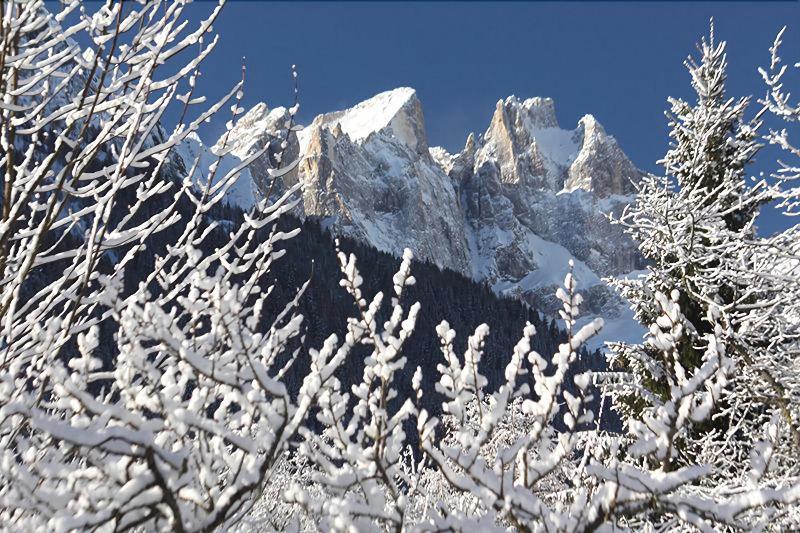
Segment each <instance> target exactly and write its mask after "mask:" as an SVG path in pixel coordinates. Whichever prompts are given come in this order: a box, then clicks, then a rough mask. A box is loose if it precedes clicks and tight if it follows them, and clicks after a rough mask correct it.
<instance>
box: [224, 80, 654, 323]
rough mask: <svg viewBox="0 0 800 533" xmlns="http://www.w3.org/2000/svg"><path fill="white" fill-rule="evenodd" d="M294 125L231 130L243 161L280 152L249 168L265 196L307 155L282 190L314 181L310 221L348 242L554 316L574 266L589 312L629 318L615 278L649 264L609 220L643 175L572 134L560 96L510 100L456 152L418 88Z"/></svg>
mask: <svg viewBox="0 0 800 533" xmlns="http://www.w3.org/2000/svg"><path fill="white" fill-rule="evenodd" d="M288 126H290V124H289V121H288V113H287V112H286V110H285V109H283V108H276V109H274V110H269V109H267V107H266V106H265V105H264V104H259V105H257V106H255V107H254V108H253V109H252V110H250V111H249V112H248V113H246V114H245V115H244V116H243V117H242V119H240V120H239V122H238V123H237V124H236V125H235V126H234V128H233V130H232V131H231V139H233V143H234V145H235V147H234V148H233V149H231V150H230V156H231V157H235V158H238V160H244V159H246V158H248V157H249V156H250V155H251V154H253V153H254V151H255V150H257V149H260V148H261V147H263V146H265V143H271V144H270V149H269V150H267V152H266V153H265V154H263V155H262V156H260V157H258V158H257V159H256V160H254V161H253V162H251V163H250V165H249V167H248V171H249V173H248V176H249V179H251V180H252V182H253V183H254V186H253V187H251V188H252V189H253V190H256V191H264V190H265V188H266V187H268V185H267V184H268V183H269V182H270V181H271V178H270V177H269V170H270V169H275V168H278V167H280V166H281V165H282V164H285V163H286V161H288V160H291V159H296V158H299V163H298V165H297V168H296V169H295V170H294V171H292V172H290V173H288V174H286V175H285V176H283V178H282V183H281V184H280V186H279V187H278V188H277V189H276V186H273V188H272V190H273V192H274V191H275V190H281V191H282V190H284V189H285V186H288V185H291V184H294V183H297V181H299V182H301V187H302V202H301V203H300V205H299V207H298V211H299V213H298V214H300V215H301V216H314V217H319V218H320V219H322V220H323V221H324V222H325V224H326V225H328V227H330V228H331V229H332V230H333V231H334V232H335V233H339V234H346V235H350V236H354V237H356V238H359V239H361V240H363V241H364V242H366V243H368V244H371V245H372V246H375V247H376V248H378V249H381V250H384V251H388V252H391V253H394V254H397V255H399V254H401V253H402V250H403V249H404V248H410V249H411V250H412V251H413V252H414V254H415V256H416V257H417V258H419V259H423V260H427V261H430V262H433V263H435V264H437V265H439V266H441V267H446V268H450V269H453V270H456V271H458V272H461V273H463V274H465V275H468V276H471V277H473V278H475V279H478V280H484V281H486V282H487V283H489V284H490V285H491V286H492V287H493V288H494V289H495V291H497V292H500V293H505V294H510V295H514V296H517V297H520V298H523V299H525V300H527V301H529V302H531V303H533V304H535V305H537V307H539V308H540V309H544V310H545V311H546V312H552V311H554V310H555V307H556V305H557V302H556V301H555V300H554V298H553V297H552V293H553V287H554V286H555V285H558V284H560V283H561V282H562V281H563V277H564V274H565V273H566V270H567V268H568V266H567V263H568V261H569V260H570V259H572V260H573V261H574V263H575V275H576V277H577V279H578V281H579V288H580V290H581V291H582V292H584V294H585V296H586V298H587V304H586V305H587V307H588V309H589V310H590V311H591V312H593V313H598V314H604V315H605V318H611V319H612V321H613V320H614V317H619V318H620V320H622V319H627V318H625V315H626V313H627V310H626V309H625V308H624V306H622V305H621V302H620V301H619V299H618V298H616V297H615V296H614V295H613V294H611V292H610V290H609V289H608V287H607V286H606V285H605V284H604V283H603V282H602V281H601V278H602V277H605V276H609V275H621V274H625V273H628V272H631V271H635V270H637V269H639V268H641V267H642V262H641V258H640V256H639V255H638V254H637V252H636V247H635V246H634V243H633V242H631V240H630V239H629V238H628V237H627V236H625V235H624V234H623V233H622V231H621V229H620V228H619V227H618V226H613V225H611V224H610V222H609V221H608V218H607V215H608V214H609V213H616V212H619V211H620V210H621V209H622V208H623V207H624V206H625V205H626V204H628V203H629V202H631V200H632V197H631V194H632V193H633V191H634V185H633V184H634V183H635V182H636V181H637V180H639V179H640V178H641V176H642V173H641V172H640V171H639V170H638V169H637V168H636V167H635V166H634V165H633V163H631V161H630V160H629V159H628V158H627V156H626V155H625V153H624V152H623V151H622V149H621V148H620V146H619V145H618V143H617V141H616V140H615V139H614V137H612V136H610V135H609V134H608V133H606V131H605V129H604V128H603V126H602V125H600V123H599V122H598V121H597V120H596V119H595V118H594V117H592V116H591V115H586V116H584V117H583V118H582V119H581V120H580V121H579V122H578V124H577V126H576V127H575V129H571V130H569V129H562V128H561V127H560V126H559V124H558V120H557V119H556V112H555V104H554V102H553V100H552V99H550V98H529V99H526V100H521V99H519V98H517V97H514V96H510V97H508V98H506V99H504V100H500V101H498V102H497V105H496V106H495V111H494V114H493V116H492V119H491V121H490V123H489V125H488V127H487V129H486V131H485V132H484V133H483V134H482V135H475V134H470V135H469V136H468V137H467V140H466V143H465V145H464V149H463V150H462V151H461V152H459V153H456V154H450V153H448V152H447V151H446V150H445V149H443V148H439V147H429V146H428V139H427V136H426V132H425V120H424V117H423V111H422V105H421V103H420V101H419V99H418V98H417V95H416V93H415V91H414V90H413V89H409V88H399V89H395V90H392V91H387V92H384V93H380V94H378V95H376V96H374V97H372V98H370V99H369V100H366V101H364V102H361V103H360V104H358V105H356V106H354V107H352V108H349V109H345V110H341V111H335V112H331V113H326V114H323V115H319V116H317V117H316V118H315V119H314V120H313V121H312V123H311V124H310V125H308V126H306V127H304V128H302V129H300V130H299V131H297V132H296V134H295V132H294V131H289V133H288V135H287V131H288V130H287V128H288ZM280 139H287V142H288V146H287V149H286V155H285V159H284V161H277V160H276V158H275V153H277V152H278V151H279V150H278V148H279V145H280V143H279V142H278V141H279V140H280ZM240 196H241V195H240ZM237 202H238V203H243V201H242V200H241V198H239V199H237ZM251 202H252V200H251ZM244 204H247V202H246V201H244ZM245 206H246V205H245ZM609 315H611V316H609Z"/></svg>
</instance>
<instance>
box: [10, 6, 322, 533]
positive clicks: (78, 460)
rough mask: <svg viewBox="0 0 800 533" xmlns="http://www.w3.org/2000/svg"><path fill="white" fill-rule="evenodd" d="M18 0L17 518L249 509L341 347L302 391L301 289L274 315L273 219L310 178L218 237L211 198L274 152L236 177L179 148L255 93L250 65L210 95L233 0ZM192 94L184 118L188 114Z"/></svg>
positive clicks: (22, 525) (45, 525) (125, 521)
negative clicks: (162, 245) (90, 5)
mask: <svg viewBox="0 0 800 533" xmlns="http://www.w3.org/2000/svg"><path fill="white" fill-rule="evenodd" d="M1 8H2V21H1V22H0V23H1V24H2V45H1V46H0V65H2V72H1V73H0V76H2V77H1V78H0V92H1V93H2V99H0V113H2V120H1V121H0V146H1V147H2V155H1V156H0V157H2V159H0V166H2V178H3V187H2V191H3V192H2V204H3V211H2V221H1V222H0V275H2V286H1V289H0V521H1V522H2V524H3V527H7V528H11V529H17V530H29V531H32V530H40V529H41V530H75V529H77V530H83V529H96V528H99V529H104V530H106V529H107V530H128V529H133V528H137V527H144V528H148V529H164V530H166V529H170V530H175V531H189V530H210V529H213V528H215V527H217V526H219V525H223V524H228V523H231V522H233V521H235V520H237V518H238V517H239V516H241V514H242V513H244V512H246V504H247V503H248V502H249V501H251V499H252V495H253V494H254V493H256V494H257V493H259V492H260V491H261V489H262V487H263V485H264V484H265V483H266V482H267V480H268V478H269V476H270V473H271V471H272V468H273V466H274V465H276V462H277V460H278V459H279V458H280V456H281V455H282V454H283V451H284V448H285V446H286V443H287V442H288V441H289V440H290V439H291V438H292V437H293V436H294V435H295V434H296V431H297V428H298V427H299V426H300V424H301V423H302V422H303V420H304V419H305V416H306V413H307V412H308V411H309V409H310V408H311V406H312V405H314V403H315V399H314V398H315V396H316V392H317V391H318V390H319V388H320V387H321V386H322V385H324V384H325V382H326V380H327V379H328V377H329V376H330V374H331V373H332V368H333V367H335V365H336V362H335V357H333V358H332V359H331V360H329V359H326V356H328V355H330V354H329V352H327V351H325V350H322V351H320V352H317V353H315V357H314V358H313V362H312V366H311V370H310V371H309V372H308V374H307V375H306V376H305V379H304V382H303V384H302V387H301V389H300V391H299V392H297V391H295V394H292V395H290V393H289V391H287V389H286V387H285V386H284V385H283V384H282V382H281V378H282V376H283V375H284V374H285V373H286V372H287V371H289V369H290V368H291V365H292V364H293V362H294V361H295V360H296V358H297V352H296V350H295V348H294V347H295V346H296V344H294V345H293V344H291V343H292V342H293V339H295V338H296V337H297V336H298V334H299V327H300V323H301V320H302V317H301V316H299V315H297V314H296V313H295V312H294V311H293V309H294V306H295V304H296V300H294V301H289V302H286V305H285V309H284V311H283V312H281V313H278V314H277V315H275V316H265V315H264V314H263V313H262V308H263V306H264V303H265V301H267V299H269V298H270V294H271V289H270V286H269V284H268V280H269V278H268V274H269V270H270V266H271V264H272V263H273V262H274V261H275V260H277V259H278V258H279V257H280V255H281V251H280V250H279V249H278V248H279V245H280V242H281V241H282V240H284V239H287V238H290V237H291V236H292V233H288V234H286V233H281V232H278V231H272V232H271V233H269V235H268V237H267V238H266V239H263V233H266V231H262V232H260V234H259V232H258V230H259V229H261V228H265V229H268V228H269V227H271V226H273V224H274V222H275V221H276V219H277V218H278V217H279V216H280V215H281V214H282V213H284V212H286V211H287V210H288V209H291V207H292V202H291V201H290V199H291V193H292V191H288V192H287V193H286V194H285V195H284V196H283V197H281V198H279V199H277V201H275V202H274V203H270V204H268V203H267V202H266V201H262V202H261V203H260V204H259V206H258V208H257V209H255V210H254V212H253V213H251V214H250V215H248V216H246V217H245V220H244V222H243V223H242V224H241V225H239V226H238V227H237V226H234V227H227V226H226V230H227V231H228V233H229V235H228V239H227V240H226V241H225V244H224V245H223V246H219V247H216V248H215V247H212V246H211V242H210V241H209V238H210V237H209V236H210V235H212V234H213V233H214V232H219V231H221V229H220V228H219V227H218V224H217V223H214V222H210V221H209V219H208V218H207V217H206V213H207V212H208V211H209V210H210V209H211V208H212V207H213V206H214V205H215V204H217V203H219V202H220V201H222V199H223V197H224V196H225V194H226V192H227V191H228V190H229V189H230V188H231V187H233V186H235V184H236V180H237V177H238V173H239V170H240V169H241V168H243V167H245V166H246V165H247V164H249V163H250V162H251V160H252V159H251V160H247V161H243V162H242V164H241V165H240V166H238V167H236V168H233V169H231V170H230V171H229V172H227V173H224V175H223V174H222V173H218V172H217V165H218V162H219V161H217V162H214V163H212V164H211V165H210V167H208V168H199V163H200V162H199V160H196V161H185V162H184V163H185V166H186V167H188V168H186V169H184V168H183V166H182V165H180V164H178V163H176V160H175V159H174V158H173V157H172V155H171V153H172V152H173V149H174V148H175V147H176V146H177V145H178V144H179V143H181V142H182V141H183V140H184V139H185V138H186V137H187V136H188V135H190V134H193V133H194V132H195V131H196V130H197V129H198V126H199V125H200V124H201V123H202V122H203V121H205V120H207V119H210V118H211V117H212V116H214V115H215V114H216V113H217V112H218V111H219V110H220V109H221V108H222V107H223V105H225V104H226V103H228V102H232V103H233V106H232V114H233V118H235V117H236V116H237V115H238V114H239V113H240V112H241V108H240V107H239V106H238V102H239V99H240V98H241V89H242V83H241V82H240V83H239V84H237V85H235V86H234V87H233V88H232V90H231V91H230V92H229V93H228V94H227V95H226V96H225V97H223V98H222V99H221V100H220V101H218V102H217V103H215V104H213V105H210V106H208V107H207V108H206V109H205V110H203V111H200V112H195V111H194V109H196V108H197V106H201V105H203V104H204V99H203V98H202V97H198V96H197V95H195V94H194V87H195V80H196V77H197V75H198V74H199V65H200V63H201V61H202V60H203V59H204V58H205V57H206V56H207V54H208V53H209V52H210V51H211V50H212V48H213V46H214V44H215V42H216V38H214V39H211V40H210V41H209V39H208V34H209V31H210V29H211V24H212V22H213V21H214V20H215V19H216V17H217V15H218V14H219V12H220V8H221V5H220V6H216V7H214V8H213V9H211V10H210V11H211V14H210V15H209V16H208V17H207V18H206V19H205V20H203V21H202V22H200V24H199V25H198V26H197V27H196V28H191V27H190V26H189V25H188V22H187V21H186V20H185V19H184V18H185V17H184V9H185V4H184V2H158V1H153V2H140V3H131V4H128V3H125V4H124V5H123V4H122V3H119V2H108V3H107V4H105V5H97V6H96V10H95V11H94V12H93V13H89V12H87V10H86V9H85V6H83V5H82V4H81V3H79V2H74V3H71V4H68V5H66V6H65V7H63V9H62V10H61V11H60V12H58V13H52V12H50V11H49V9H48V6H45V5H44V3H43V2H34V1H31V2H5V3H3V4H2V7H1ZM79 42H80V43H84V44H85V43H89V46H88V47H84V46H81V45H80V44H79ZM84 48H85V49H84ZM170 106H175V107H174V108H173V109H175V110H176V115H179V116H181V117H182V119H181V121H180V123H178V124H176V125H175V126H174V127H172V128H171V129H167V128H166V127H165V126H164V123H163V120H164V117H165V116H167V114H168V113H167V110H168V109H169V108H170ZM295 109H296V108H295ZM173 116H175V115H173ZM188 116H195V117H196V118H194V120H192V121H190V122H184V121H183V118H185V117H188ZM289 126H291V124H290V125H289ZM265 149H266V148H265ZM223 151H224V146H223ZM259 155H261V152H258V153H256V154H254V156H253V159H254V158H255V157H258V156H259ZM221 157H222V155H220V158H221ZM184 171H186V173H185V174H184V175H181V174H180V172H184ZM218 174H219V175H218ZM162 234H169V235H173V237H174V238H173V240H172V241H171V242H169V243H168V246H167V248H166V253H164V254H162V255H161V256H160V257H158V258H157V259H156V265H155V268H154V269H153V270H152V272H148V273H146V274H147V276H146V279H145V280H144V282H142V283H140V284H138V286H135V287H130V286H126V285H125V271H126V268H130V266H131V265H135V264H136V261H137V258H138V257H140V255H141V254H142V253H143V251H144V250H145V249H146V248H147V247H149V246H152V245H153V244H154V242H155V241H154V237H156V236H158V235H162ZM301 292H302V287H301V288H300V289H299V292H298V297H299V295H300V294H301ZM109 330H111V331H113V336H112V335H105V336H103V335H104V334H103V332H104V331H106V332H107V331H109ZM110 345H113V346H110ZM108 357H111V358H112V359H111V360H109V359H108Z"/></svg>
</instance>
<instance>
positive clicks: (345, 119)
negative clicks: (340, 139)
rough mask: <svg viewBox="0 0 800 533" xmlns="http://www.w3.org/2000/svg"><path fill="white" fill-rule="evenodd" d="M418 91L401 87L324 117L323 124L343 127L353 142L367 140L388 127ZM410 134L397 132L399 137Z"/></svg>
mask: <svg viewBox="0 0 800 533" xmlns="http://www.w3.org/2000/svg"><path fill="white" fill-rule="evenodd" d="M415 94H416V91H414V89H412V88H410V87H400V88H398V89H393V90H391V91H385V92H382V93H379V94H377V95H375V96H373V97H372V98H370V99H369V100H364V101H363V102H361V103H359V104H356V105H355V106H354V107H351V108H350V109H345V110H343V111H335V112H333V113H327V114H325V115H323V124H329V125H331V126H333V125H334V124H336V123H339V125H340V126H341V127H342V131H343V132H344V133H346V134H347V135H348V136H349V137H350V139H352V140H353V141H359V140H363V139H366V138H367V137H368V136H369V135H370V134H371V133H373V132H376V131H380V130H382V129H383V128H385V127H386V126H388V125H389V124H390V123H391V122H392V120H393V119H394V118H395V116H396V115H397V114H398V112H399V111H400V110H401V109H402V108H403V106H404V105H405V104H406V103H407V102H408V101H409V100H410V99H411V98H413V97H414V95H415ZM406 133H409V132H405V131H400V132H395V134H396V135H398V136H404V134H406Z"/></svg>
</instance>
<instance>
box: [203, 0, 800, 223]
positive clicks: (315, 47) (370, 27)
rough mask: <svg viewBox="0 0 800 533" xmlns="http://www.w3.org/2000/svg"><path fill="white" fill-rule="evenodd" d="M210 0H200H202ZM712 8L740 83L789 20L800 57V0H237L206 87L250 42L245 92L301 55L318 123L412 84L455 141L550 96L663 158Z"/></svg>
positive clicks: (279, 86) (233, 69) (431, 130)
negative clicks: (673, 109) (507, 110)
mask: <svg viewBox="0 0 800 533" xmlns="http://www.w3.org/2000/svg"><path fill="white" fill-rule="evenodd" d="M211 7H212V5H211V4H209V3H205V2H198V3H197V4H195V5H193V6H191V10H192V11H193V12H195V13H198V14H199V13H201V12H206V11H208V10H209V9H210V8H211ZM712 16H713V17H714V20H715V24H716V28H717V30H716V31H717V35H718V37H719V38H721V39H725V40H727V41H728V52H729V54H728V55H729V63H730V68H729V94H731V95H746V94H754V93H755V94H757V95H760V94H761V93H762V92H763V89H762V85H761V83H760V79H759V77H758V74H757V72H756V67H757V66H759V65H764V64H766V63H767V62H768V59H769V58H768V51H767V48H768V47H769V46H770V44H771V43H772V40H773V38H774V36H775V34H776V32H777V31H778V30H779V29H780V28H781V27H782V26H783V25H789V26H790V27H789V29H788V31H787V34H786V38H785V44H784V56H786V59H793V60H795V61H796V60H800V3H797V2H713V3H689V2H677V3H669V2H652V3H651V2H647V3H636V2H615V3H604V2H590V3H583V2H565V3H560V2H541V3H523V2H515V3H501V2H491V3H483V2H469V3H451V2H447V3H445V2H436V3H427V2H411V3H395V2H376V3H368V2H349V3H340V2H294V3H283V2H244V1H232V2H230V3H229V4H228V5H227V6H226V8H225V9H224V11H223V14H222V19H221V20H220V21H219V22H218V23H217V24H216V25H215V30H216V31H217V32H219V33H220V34H221V42H220V45H219V47H218V49H217V50H216V51H215V53H214V55H213V57H212V58H210V60H209V61H208V63H207V64H206V67H205V69H204V75H203V78H204V79H203V81H202V84H201V88H202V89H203V90H205V92H206V93H208V94H209V95H216V94H221V93H222V92H223V91H224V89H226V88H227V87H229V86H230V84H231V83H233V82H235V81H236V80H237V79H238V78H239V73H240V63H241V57H242V56H246V63H247V76H248V79H247V84H246V89H245V106H246V107H249V106H250V105H252V104H255V103H256V102H259V101H265V102H267V104H268V105H269V106H270V107H273V106H276V105H285V104H286V103H288V102H290V101H291V77H290V66H291V65H292V64H296V65H297V67H298V70H299V73H300V88H301V112H300V118H301V121H302V122H304V123H307V122H309V121H310V120H311V119H312V118H313V117H314V116H315V115H316V114H318V113H321V112H324V111H332V110H335V109H340V108H343V107H347V106H351V105H353V104H355V103H357V102H359V101H361V100H363V99H365V98H368V97H370V96H372V95H374V94H375V93H378V92H380V91H383V90H387V89H391V88H394V87H399V86H411V87H414V88H415V89H416V90H417V93H418V96H419V98H420V100H421V101H422V104H423V108H424V112H425V119H426V126H427V130H428V136H429V141H430V144H431V145H443V146H445V147H446V148H448V149H449V150H451V151H452V150H459V149H460V148H461V147H462V146H463V143H464V140H465V139H466V136H467V134H468V133H469V132H470V131H476V132H482V131H483V130H484V129H485V128H486V126H487V125H488V122H489V119H490V117H491V114H492V112H493V110H494V106H495V103H496V102H497V100H498V99H500V98H504V97H505V96H508V95H510V94H515V95H517V96H519V97H531V96H550V97H552V98H554V99H555V102H556V110H557V113H558V118H559V121H560V123H561V125H562V127H568V128H572V127H574V125H575V123H576V122H577V121H578V119H579V118H580V117H581V116H582V115H583V114H585V113H591V114H593V115H595V117H597V118H598V120H599V121H600V122H601V123H602V124H603V125H604V126H605V127H606V129H607V130H608V131H609V133H611V134H613V135H614V136H615V137H617V139H618V140H619V142H620V144H621V146H622V147H623V149H624V150H625V151H626V152H627V153H628V154H629V156H630V157H631V159H632V160H633V161H634V162H635V163H636V164H637V165H638V166H639V167H641V168H643V169H645V170H649V171H657V170H658V166H657V165H656V164H655V161H656V160H657V159H658V158H660V157H661V156H662V155H663V154H664V152H665V150H666V143H667V137H666V133H667V128H666V119H665V118H664V114H663V113H664V110H665V109H666V105H667V104H666V98H667V96H670V95H672V96H683V97H689V96H691V94H690V87H689V79H688V74H687V73H686V70H685V68H684V67H683V65H682V62H683V60H684V59H685V57H686V56H687V54H689V53H691V52H692V51H694V43H695V42H696V41H697V40H698V39H699V37H700V36H701V35H703V34H704V32H706V31H707V29H708V21H709V18H710V17H712ZM792 23H795V24H794V27H792V26H791V25H792ZM798 86H800V85H798ZM773 223H777V222H770V223H769V225H770V227H771V226H772V224H773Z"/></svg>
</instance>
